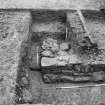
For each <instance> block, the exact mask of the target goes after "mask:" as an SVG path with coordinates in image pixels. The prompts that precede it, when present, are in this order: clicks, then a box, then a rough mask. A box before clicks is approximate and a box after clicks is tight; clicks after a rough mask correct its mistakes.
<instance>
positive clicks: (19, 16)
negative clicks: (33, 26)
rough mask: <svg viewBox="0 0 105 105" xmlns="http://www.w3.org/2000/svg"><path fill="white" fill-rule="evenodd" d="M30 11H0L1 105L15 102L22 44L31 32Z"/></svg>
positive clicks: (10, 104) (9, 104)
mask: <svg viewBox="0 0 105 105" xmlns="http://www.w3.org/2000/svg"><path fill="white" fill-rule="evenodd" d="M29 21H30V13H29V12H28V11H22V12H20V11H15V12H14V11H0V105H7V104H8V105H12V104H13V103H14V102H15V98H16V97H15V86H16V85H17V84H16V79H17V72H18V66H19V60H20V57H19V56H20V52H21V45H22V43H23V42H24V41H23V40H26V39H27V35H28V32H29V23H30V22H29Z"/></svg>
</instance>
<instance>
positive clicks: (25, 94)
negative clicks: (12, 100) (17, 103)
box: [23, 89, 33, 102]
mask: <svg viewBox="0 0 105 105" xmlns="http://www.w3.org/2000/svg"><path fill="white" fill-rule="evenodd" d="M32 99H33V98H32V94H31V92H30V91H29V90H27V89H23V100H24V101H25V102H32Z"/></svg>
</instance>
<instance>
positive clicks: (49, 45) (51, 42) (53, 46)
mask: <svg viewBox="0 0 105 105" xmlns="http://www.w3.org/2000/svg"><path fill="white" fill-rule="evenodd" d="M42 48H43V49H46V50H47V49H50V50H52V51H58V50H59V46H58V44H57V40H55V39H53V38H46V39H45V40H44V41H43V44H42Z"/></svg>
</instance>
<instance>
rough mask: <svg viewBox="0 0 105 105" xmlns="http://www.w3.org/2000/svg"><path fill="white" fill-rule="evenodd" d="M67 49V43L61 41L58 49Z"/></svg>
mask: <svg viewBox="0 0 105 105" xmlns="http://www.w3.org/2000/svg"><path fill="white" fill-rule="evenodd" d="M68 49H69V45H68V43H66V42H65V43H61V44H60V50H68Z"/></svg>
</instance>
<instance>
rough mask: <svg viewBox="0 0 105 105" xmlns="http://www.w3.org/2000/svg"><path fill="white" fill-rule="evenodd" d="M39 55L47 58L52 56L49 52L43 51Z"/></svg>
mask: <svg viewBox="0 0 105 105" xmlns="http://www.w3.org/2000/svg"><path fill="white" fill-rule="evenodd" d="M41 54H42V56H48V57H53V56H54V55H53V53H52V52H51V51H49V50H45V51H43V52H42V53H41Z"/></svg>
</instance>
